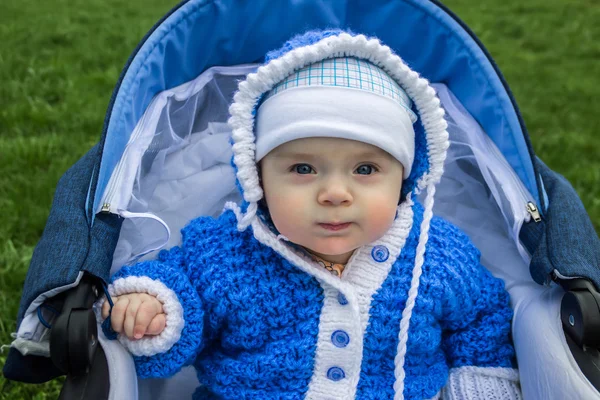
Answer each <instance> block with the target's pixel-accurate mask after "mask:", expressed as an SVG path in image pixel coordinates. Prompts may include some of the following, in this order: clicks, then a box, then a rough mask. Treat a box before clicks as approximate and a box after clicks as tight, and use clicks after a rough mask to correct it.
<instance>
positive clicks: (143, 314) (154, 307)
mask: <svg viewBox="0 0 600 400" xmlns="http://www.w3.org/2000/svg"><path fill="white" fill-rule="evenodd" d="M162 311H163V310H162V303H161V302H160V301H158V300H157V299H156V298H155V297H152V296H147V297H145V298H144V301H143V302H142V304H141V305H140V307H139V309H138V312H137V315H136V317H135V327H134V329H133V336H134V338H136V339H140V338H141V337H142V336H144V335H145V334H146V331H147V329H148V327H149V326H150V325H151V323H152V321H153V320H154V318H155V317H156V316H157V315H158V314H160V313H162ZM153 328H155V329H157V328H158V327H153ZM161 331H162V329H161ZM159 333H160V332H159Z"/></svg>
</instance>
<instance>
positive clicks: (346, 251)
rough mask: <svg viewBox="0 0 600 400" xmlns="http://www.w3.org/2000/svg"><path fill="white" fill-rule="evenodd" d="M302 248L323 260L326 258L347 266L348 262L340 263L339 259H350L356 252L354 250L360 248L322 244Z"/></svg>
mask: <svg viewBox="0 0 600 400" xmlns="http://www.w3.org/2000/svg"><path fill="white" fill-rule="evenodd" d="M302 247H304V248H305V249H306V250H308V251H309V252H310V253H312V254H314V255H316V256H319V257H321V258H324V259H325V260H327V261H334V262H340V263H344V264H345V263H346V261H347V260H345V261H339V259H340V258H350V256H351V255H352V253H353V252H354V250H356V249H357V248H359V247H360V246H356V245H354V246H351V245H345V246H340V245H334V246H328V245H324V244H320V245H313V246H302ZM336 259H338V260H336Z"/></svg>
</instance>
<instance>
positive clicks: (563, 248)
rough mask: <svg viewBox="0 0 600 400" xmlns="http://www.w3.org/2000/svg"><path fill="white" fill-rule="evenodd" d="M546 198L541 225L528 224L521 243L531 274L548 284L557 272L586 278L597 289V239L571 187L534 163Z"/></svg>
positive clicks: (599, 276) (599, 285) (599, 270)
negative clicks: (528, 257)
mask: <svg viewBox="0 0 600 400" xmlns="http://www.w3.org/2000/svg"><path fill="white" fill-rule="evenodd" d="M536 161H537V166H538V170H539V171H540V173H541V175H542V179H543V182H544V187H545V188H546V193H547V194H548V207H547V209H546V210H545V211H544V212H543V221H542V222H540V223H537V224H536V223H535V222H530V223H529V224H526V225H524V226H523V229H522V230H521V235H520V236H521V240H522V241H523V243H524V244H525V245H526V246H527V248H528V250H529V251H530V253H531V254H532V259H531V264H530V272H531V276H532V277H533V279H534V280H535V281H536V282H537V283H539V284H547V283H548V282H549V281H550V280H551V277H552V274H553V273H554V272H555V271H557V272H558V273H559V274H560V275H563V276H565V277H571V278H574V277H585V278H588V279H590V280H591V281H592V282H593V283H594V285H595V286H596V288H600V239H599V238H598V235H597V234H596V231H595V230H594V226H593V225H592V222H591V221H590V218H589V216H588V215H587V213H586V211H585V208H584V207H583V204H582V203H581V199H579V197H578V196H577V193H576V192H575V189H573V186H571V184H570V183H569V182H568V181H567V180H566V179H565V178H564V177H563V176H562V175H560V174H557V173H556V172H554V171H552V170H551V169H550V168H548V167H547V166H546V165H545V164H544V163H543V162H542V161H541V160H540V159H539V158H538V159H537V160H536Z"/></svg>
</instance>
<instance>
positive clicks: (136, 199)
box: [3, 0, 600, 399]
mask: <svg viewBox="0 0 600 400" xmlns="http://www.w3.org/2000/svg"><path fill="white" fill-rule="evenodd" d="M324 27H340V28H350V29H352V30H355V31H358V32H364V33H367V34H372V35H374V36H377V37H379V38H380V39H381V40H382V41H383V42H385V43H386V44H387V45H389V46H390V47H391V48H393V49H394V51H395V52H396V53H397V54H399V55H400V56H401V57H402V58H403V59H404V60H406V62H407V63H408V64H410V65H411V66H412V67H413V68H414V69H415V70H417V71H419V72H420V73H421V75H422V76H424V77H425V78H427V79H428V80H429V81H430V82H432V83H433V86H434V87H435V89H436V91H437V94H438V97H439V98H440V100H441V104H442V107H443V108H444V109H445V111H446V118H447V121H448V125H449V126H448V133H449V135H450V141H451V144H450V148H449V150H448V156H447V159H446V164H445V172H444V175H443V178H442V181H441V182H440V183H439V184H438V187H437V192H436V202H435V208H434V212H435V213H436V214H437V215H439V216H441V217H443V218H445V219H447V220H449V221H451V222H452V223H454V224H456V225H457V226H459V227H460V228H461V229H462V230H463V231H465V232H466V233H467V234H468V235H469V236H470V238H471V239H472V241H473V242H474V243H475V245H476V246H477V247H478V248H479V249H480V250H481V253H482V263H483V265H485V266H486V267H487V268H488V269H489V270H490V271H491V272H492V274H493V275H495V276H496V277H499V278H501V279H503V280H504V282H505V284H506V288H507V289H508V291H509V293H510V296H511V305H512V307H513V310H514V313H515V317H514V321H513V328H512V334H513V340H514V345H515V348H516V351H517V359H518V364H519V373H520V380H521V389H522V392H523V395H524V398H526V399H565V398H573V399H600V354H599V353H598V350H597V349H598V347H599V346H600V341H599V339H598V338H600V294H599V293H598V289H597V288H600V270H599V269H598V266H599V265H600V241H599V239H598V236H597V235H596V233H595V231H594V228H593V226H592V224H591V222H590V221H589V218H588V216H587V214H586V212H585V210H584V209H583V207H582V205H581V202H580V201H579V199H578V197H577V195H576V193H575V192H574V190H573V189H572V188H571V186H570V185H569V183H568V182H566V181H565V180H564V178H562V177H560V176H559V175H557V174H555V173H554V172H552V171H551V170H549V169H548V168H547V167H546V166H545V165H544V164H543V163H542V161H541V160H539V159H538V158H536V157H535V155H534V153H533V149H532V147H531V144H530V143H529V138H528V135H527V131H526V129H525V126H524V123H523V121H522V119H521V116H520V114H519V110H518V108H517V106H516V103H515V100H514V98H513V97H512V95H511V93H510V90H509V88H508V86H507V84H506V82H505V81H504V80H503V78H502V76H501V74H500V72H499V71H498V68H497V67H496V65H495V64H494V62H493V60H492V59H491V57H490V55H489V54H488V53H487V52H486V51H485V49H484V48H483V46H482V44H481V43H480V42H479V41H478V40H477V38H476V37H475V36H474V34H473V33H472V32H471V31H470V30H469V29H468V28H467V27H466V26H465V25H464V24H463V23H462V22H461V21H460V20H459V19H458V18H457V17H456V16H455V15H454V14H452V13H451V12H450V11H449V10H447V9H446V8H445V7H444V6H443V5H442V4H440V3H438V2H437V1H436V0H398V1H395V2H387V1H372V2H369V3H368V4H367V3H364V2H360V1H346V2H341V1H329V2H324V1H313V0H304V1H290V2H272V1H271V2H267V1H254V2H252V3H250V2H242V1H234V0H223V1H211V0H188V1H184V2H182V3H181V4H179V5H178V6H177V7H175V8H174V9H173V10H172V11H171V12H170V13H169V14H167V15H166V16H165V17H164V18H163V19H162V20H161V21H160V22H159V23H158V24H156V25H155V27H154V28H153V29H152V30H151V31H150V32H149V33H148V35H147V36H146V37H145V38H144V39H143V40H142V42H141V43H140V45H139V46H138V48H137V49H136V50H135V51H134V53H133V55H132V56H131V58H130V60H129V62H128V64H127V66H126V67H125V69H124V71H123V73H122V75H121V78H120V80H119V82H118V84H117V86H116V89H115V92H114V94H113V97H112V99H111V103H110V105H109V109H108V112H107V117H106V120H105V126H104V130H103V135H102V138H101V140H100V142H99V143H98V144H97V145H96V146H94V147H93V148H92V149H91V150H90V151H89V152H88V153H87V154H86V155H85V156H84V157H83V158H82V159H81V160H80V161H78V162H77V163H76V164H75V165H74V166H73V167H72V168H71V169H70V170H69V171H67V173H66V174H65V176H64V177H63V178H62V179H61V181H60V182H59V185H58V187H57V190H56V194H55V199H54V204H53V208H52V211H51V214H50V217H49V219H48V222H47V225H46V229H45V231H44V234H43V236H42V238H41V240H40V242H39V244H38V246H37V247H36V250H35V252H34V254H33V258H32V261H31V266H30V269H29V272H28V274H27V280H26V284H25V288H24V290H23V296H22V299H21V306H20V310H19V314H18V317H17V318H18V321H17V322H18V323H17V326H18V332H17V337H16V339H15V341H14V342H13V344H12V346H11V349H10V352H9V356H8V359H7V362H6V364H5V366H4V370H3V371H4V374H5V376H6V377H7V378H8V379H14V380H19V381H24V382H30V383H40V382H44V381H47V380H49V379H52V378H55V377H57V376H60V375H65V374H66V375H67V380H66V382H65V386H64V388H63V391H62V393H61V398H64V399H75V398H77V399H82V398H86V399H88V398H90V399H91V398H94V399H95V398H98V399H124V398H127V399H130V398H131V399H134V398H143V399H163V398H180V397H182V398H186V396H189V395H190V394H191V392H192V391H193V390H194V388H195V387H196V386H197V384H198V383H197V380H196V377H195V374H194V371H193V370H190V369H189V368H188V369H184V370H182V371H181V372H180V373H179V374H177V375H175V376H174V377H172V378H170V379H167V380H161V379H155V380H144V381H139V382H138V380H137V379H136V376H135V369H134V365H133V362H132V359H131V356H130V355H129V354H128V353H127V352H126V351H125V350H124V349H123V348H122V347H121V346H120V344H119V343H118V342H117V341H110V340H108V339H107V338H106V337H105V336H104V334H103V332H102V330H101V329H99V327H98V325H97V322H96V317H95V315H94V313H93V311H92V304H93V303H94V302H95V300H96V299H97V298H98V297H99V295H101V294H102V291H103V287H104V285H103V282H106V281H108V278H109V276H110V274H111V273H114V272H115V271H116V270H117V269H118V268H120V267H121V266H122V265H124V264H129V263H132V262H135V261H138V260H142V259H149V258H153V257H155V256H156V252H157V251H158V250H160V249H162V248H170V247H172V246H174V245H177V244H179V243H180V241H181V237H180V235H179V233H178V232H179V230H180V229H181V228H182V227H183V226H184V225H185V224H186V223H187V222H188V221H190V220H191V219H193V218H196V217H198V216H201V215H213V216H216V215H218V214H219V213H220V212H221V210H222V209H223V205H224V204H225V203H226V202H230V201H233V202H238V203H239V202H241V197H240V195H239V193H238V191H237V188H236V185H235V175H234V171H233V167H232V166H231V165H230V160H231V150H230V145H229V140H230V136H231V132H230V131H229V128H228V125H227V124H226V121H227V118H228V106H229V104H230V103H231V99H232V96H233V94H234V92H235V91H236V90H237V83H238V81H239V80H240V79H243V77H244V76H246V75H247V74H249V73H251V72H253V71H255V70H256V68H257V65H258V64H257V63H259V62H261V57H262V56H263V55H264V54H265V53H266V52H267V51H268V50H270V49H273V48H277V47H278V46H280V45H281V44H282V43H283V42H284V41H285V40H286V39H287V38H289V37H291V36H292V35H293V34H294V33H299V32H303V31H306V30H307V29H311V28H324ZM209 189H210V190H209ZM199 199H200V201H199Z"/></svg>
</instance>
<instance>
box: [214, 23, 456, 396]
mask: <svg viewBox="0 0 600 400" xmlns="http://www.w3.org/2000/svg"><path fill="white" fill-rule="evenodd" d="M339 57H349V58H356V59H359V60H365V61H368V62H369V63H370V64H372V65H374V66H377V67H378V68H380V69H381V70H382V71H384V72H385V73H386V74H387V75H388V76H389V77H391V79H393V81H394V82H396V83H397V85H398V86H399V87H400V88H402V90H403V91H404V92H405V93H406V94H407V96H408V97H409V99H410V100H411V101H412V102H413V103H414V110H415V111H416V113H417V114H418V116H419V118H418V120H417V121H416V123H415V124H414V134H415V140H414V144H415V149H414V160H413V163H412V168H411V172H410V175H409V176H408V177H407V178H406V177H405V178H404V181H403V182H402V192H403V194H404V196H405V200H404V203H403V204H408V205H410V204H412V202H413V200H414V195H415V194H417V193H419V192H420V191H422V190H425V191H426V195H425V200H424V204H423V207H424V211H423V220H422V222H421V226H420V233H419V242H418V245H417V248H416V255H415V265H414V268H413V270H412V279H411V284H410V290H409V291H408V298H407V300H406V306H405V308H404V310H403V312H402V318H401V320H400V332H399V334H398V350H397V354H396V357H395V359H394V363H395V369H394V374H395V383H394V391H395V396H394V399H395V400H398V399H403V393H404V377H405V373H404V361H405V358H406V345H407V342H408V328H409V323H410V319H411V316H412V311H413V309H414V306H415V303H416V298H417V294H418V290H419V281H420V277H421V273H422V267H423V262H424V256H425V247H426V245H427V241H428V232H429V225H430V221H431V218H432V216H433V211H432V210H433V202H434V201H433V199H434V195H435V185H436V184H437V183H438V182H439V181H440V179H441V176H442V173H443V167H444V160H445V158H446V150H447V149H448V146H449V141H448V132H447V131H446V128H447V126H448V125H447V123H446V121H445V120H444V110H443V109H442V108H441V107H440V101H439V99H438V98H437V97H436V93H435V90H434V89H433V88H432V87H431V86H430V85H429V82H428V81H427V80H425V79H423V78H421V77H420V76H419V74H418V73H417V72H415V71H413V70H411V69H410V68H409V67H408V66H407V65H406V63H404V61H403V60H402V59H401V58H400V57H398V56H397V55H396V54H394V53H393V52H392V50H391V49H390V48H389V47H388V46H385V45H383V44H381V42H380V41H379V40H378V39H375V38H368V37H366V36H364V35H357V34H354V33H350V32H345V31H341V30H325V31H310V32H307V33H305V34H303V35H299V36H296V37H294V38H292V39H290V40H289V41H288V42H287V43H285V44H284V45H283V46H282V48H281V49H279V50H275V51H272V52H270V53H268V54H267V56H266V63H265V64H264V65H263V66H261V67H259V68H258V70H257V71H256V72H255V73H252V74H249V75H248V76H247V77H246V79H245V80H244V81H242V82H240V84H239V91H238V92H237V93H236V94H235V95H234V98H233V103H232V104H231V106H230V108H229V112H230V114H231V117H230V119H229V125H230V127H231V129H232V141H233V146H232V149H233V164H234V167H235V168H236V177H237V183H238V185H239V187H240V189H241V191H242V193H243V197H244V201H243V203H242V207H241V208H240V207H239V206H238V205H237V204H235V203H227V204H226V205H225V208H228V209H231V210H233V211H234V213H235V215H236V218H237V221H238V229H239V230H244V229H246V228H247V227H248V226H249V225H252V228H253V231H254V235H255V237H257V238H258V236H257V235H258V234H259V233H260V232H263V231H264V230H263V227H262V225H261V222H260V219H259V218H257V210H258V202H259V201H260V200H261V199H262V197H263V191H262V189H261V186H260V182H259V177H258V169H257V165H256V148H257V147H256V146H257V143H256V142H257V141H256V135H255V125H256V121H255V117H256V113H257V112H256V111H257V106H258V105H259V104H260V101H261V99H262V98H263V97H264V96H266V95H267V94H268V93H269V92H270V91H271V90H273V89H274V88H275V86H276V85H278V84H280V83H281V82H284V80H285V79H286V78H287V77H289V76H290V75H292V74H294V73H295V72H296V71H300V70H302V69H303V68H304V67H306V66H309V65H312V64H315V63H318V62H321V61H323V60H329V59H334V58H339ZM294 90H296V89H294ZM273 96H275V94H274V95H273ZM267 101H268V99H267ZM406 106H407V108H409V107H408V105H406ZM400 207H402V206H400ZM405 208H406V207H405ZM398 218H399V219H402V221H401V222H403V223H404V222H408V221H405V220H404V219H406V218H413V217H412V211H411V212H409V213H404V214H403V215H401V216H399V217H398ZM409 226H410V225H409ZM265 240H267V239H265ZM268 240H271V241H270V242H269V243H274V242H273V240H275V241H276V239H274V238H273V239H268ZM273 245H275V244H273Z"/></svg>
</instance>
